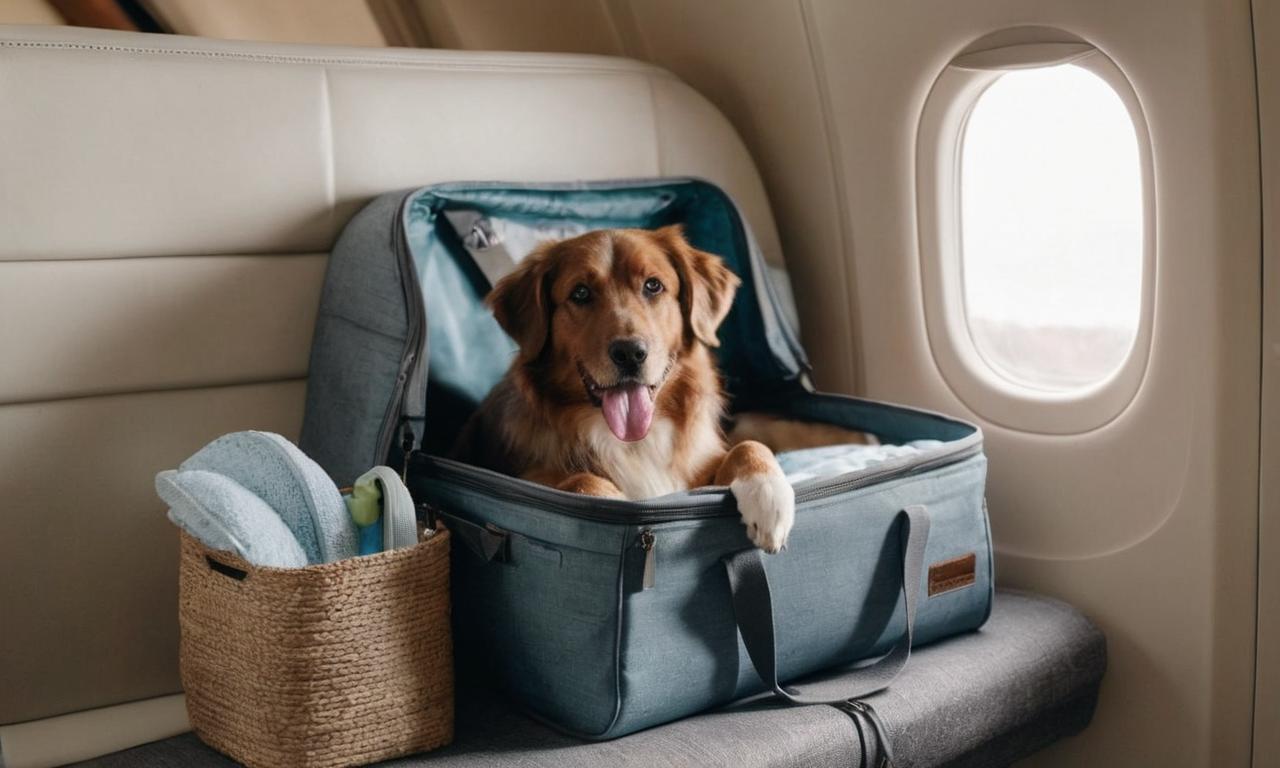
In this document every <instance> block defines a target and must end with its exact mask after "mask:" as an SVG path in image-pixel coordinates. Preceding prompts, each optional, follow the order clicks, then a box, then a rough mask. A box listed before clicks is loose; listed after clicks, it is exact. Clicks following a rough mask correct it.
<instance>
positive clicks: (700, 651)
mask: <svg viewBox="0 0 1280 768" xmlns="http://www.w3.org/2000/svg"><path fill="white" fill-rule="evenodd" d="M673 223H681V224H683V226H684V231H685V234H686V237H687V238H688V239H689V241H690V243H691V244H692V245H693V246H694V247H696V248H699V249H702V250H704V251H709V252H711V253H714V254H717V255H719V256H721V257H722V258H723V259H724V260H725V262H726V264H727V265H728V266H729V267H730V268H731V269H732V270H733V271H734V272H736V273H737V274H738V275H739V277H741V279H742V285H741V286H740V288H739V290H738V292H737V295H736V297H735V300H734V305H733V308H732V310H731V311H730V313H729V314H728V316H727V318H726V319H725V321H724V323H723V325H722V326H721V327H720V331H719V336H720V339H721V347H720V348H719V349H718V350H717V358H718V363H719V366H720V370H721V373H722V374H723V377H724V381H725V384H726V388H727V389H728V391H729V392H730V395H731V401H732V403H733V404H734V407H735V409H740V410H744V411H745V410H764V411H769V412H772V413H776V414H781V415H784V416H787V417H789V418H795V419H801V420H808V421H819V422H827V423H830V424H835V425H839V426H842V427H846V428H850V429H856V430H863V431H866V432H870V433H872V434H874V435H876V436H878V437H879V439H880V441H881V442H882V443H885V444H897V445H909V446H913V447H911V448H909V449H904V450H903V452H902V453H901V455H897V456H896V458H889V459H886V460H883V461H881V462H879V463H876V464H874V465H873V466H867V467H865V468H862V469H857V470H854V471H845V472H838V473H836V474H834V475H832V474H828V473H817V474H816V475H815V476H811V477H808V479H803V480H797V481H796V483H795V492H796V517H795V527H794V528H793V530H792V532H791V536H790V539H789V544H788V548H787V549H786V550H785V551H784V552H782V553H780V554H776V555H766V554H763V553H761V552H760V551H759V550H757V549H755V548H753V547H752V546H751V543H750V541H749V540H748V539H747V536H746V533H745V530H744V528H743V525H742V524H741V522H740V520H739V518H738V514H737V510H736V507H735V501H734V497H733V495H732V494H731V493H729V492H728V491H727V489H725V488H700V489H694V490H690V491H687V492H679V493H675V494H671V495H668V496H664V497H661V498H656V499H648V500H643V501H615V500H605V499H599V498H593V497H587V496H580V495H576V494H572V493H566V492H562V491H558V490H555V489H552V488H549V487H546V486H542V485H537V484H534V483H531V482H527V481H524V480H520V479H517V478H514V477H509V476H505V475H500V474H497V473H494V472H490V471H487V470H484V469H480V468H476V467H472V466H467V465H463V464H460V463H458V462H455V461H452V460H449V459H447V458H442V457H443V456H445V455H447V453H448V449H449V446H450V443H451V441H452V440H453V438H454V437H455V436H456V435H457V433H458V431H459V429H460V428H461V426H462V424H463V422H464V421H465V420H466V418H467V416H468V415H469V414H470V413H471V412H472V411H473V410H474V409H475V407H476V405H477V404H478V403H479V401H480V400H481V399H483V397H484V396H485V394H486V393H487V392H488V391H489V389H490V388H491V387H492V386H493V385H494V384H495V383H496V382H497V381H498V380H499V379H500V378H501V376H502V375H503V373H504V372H505V370H506V368H507V366H508V365H509V363H510V361H511V359H512V356H513V354H514V351H515V344H514V343H513V342H512V341H511V340H509V339H508V337H507V336H506V334H505V333H503V331H502V329H501V328H499V326H498V324H497V322H496V321H495V320H494V319H493V317H492V315H491V314H490V312H489V310H488V309H487V308H486V307H485V305H484V297H485V295H486V293H487V292H488V290H489V288H490V286H491V285H492V284H493V282H494V281H495V280H496V279H497V277H498V276H500V275H501V274H503V273H504V272H505V271H508V270H509V269H510V268H511V266H512V265H513V264H514V263H516V262H518V260H519V259H520V258H521V257H523V256H524V255H526V254H527V253H529V251H530V250H532V248H533V247H534V246H535V245H536V244H537V243H538V242H540V241H543V240H547V239H553V238H560V237H567V236H572V235H576V234H580V233H583V232H586V231H589V230H592V229H597V228H603V227H636V228H654V227H659V226H665V225H668V224H673ZM428 363H429V365H428ZM807 371H808V364H807V362H806V359H805V354H804V351H803V350H802V349H801V347H800V345H799V343H798V342H797V340H796V338H795V336H794V334H793V333H792V330H791V329H790V327H789V325H788V323H787V321H786V320H785V319H784V317H783V314H782V312H781V310H780V308H779V303H778V300H777V298H776V297H775V295H774V293H773V290H772V288H771V287H770V283H769V280H768V277H767V275H766V272H765V266H764V262H763V260H762V258H761V256H760V253H759V251H758V249H757V247H756V245H755V243H754V241H753V239H752V237H751V234H750V232H749V230H748V228H747V226H746V224H745V222H744V221H743V219H742V217H741V215H740V213H739V211H738V209H737V207H736V206H735V205H734V203H733V202H732V200H730V198H729V197H728V196H727V195H726V194H725V193H724V192H723V191H721V190H720V189H719V188H717V187H715V186H714V185H712V184H709V183H707V182H705V181H700V180H696V179H659V180H651V181H635V182H610V183H590V184H545V185H543V184H538V185H528V184H501V183H484V184H470V183H469V184H441V185H435V186H430V187H425V188H422V189H418V190H414V191H410V192H407V193H406V192H399V193H395V194H388V195H385V196H382V197H380V198H378V199H377V200H375V201H374V202H372V203H370V204H369V205H368V206H367V207H366V208H365V209H364V210H363V211H362V212H360V213H359V214H357V215H356V216H355V218H353V219H352V221H351V222H350V223H349V224H348V226H347V227H346V229H345V231H344V232H343V234H342V236H341V237H340V239H339V240H338V242H337V244H336V246H335V248H334V251H333V255H332V259H331V261H330V264H329V270H328V274H327V277H326V280H325V286H324V291H323V298H322V303H321V307H320V312H319V316H318V321H317V326H316V334H315V341H314V347H313V349H312V356H311V374H310V380H309V383H308V391H307V408H306V417H305V422H304V426H303V431H302V440H301V447H302V448H303V450H305V451H306V452H307V453H308V454H310V455H311V456H313V457H314V458H315V459H316V460H317V461H319V462H320V463H321V465H322V466H324V467H325V468H326V469H327V470H328V471H329V472H330V473H332V474H333V476H334V479H335V480H336V481H337V482H338V483H340V484H344V483H347V482H350V480H351V479H352V478H353V477H354V476H355V474H356V473H358V472H359V471H361V469H362V468H364V467H368V466H370V465H373V464H378V463H384V462H386V463H391V464H392V466H399V465H400V464H401V463H402V462H403V463H404V464H405V465H407V467H408V472H409V479H410V487H411V488H412V490H413V492H414V495H415V498H416V500H417V501H418V502H419V503H420V504H422V505H423V506H424V508H427V507H429V508H430V509H431V510H433V511H434V510H438V511H439V513H440V514H443V515H445V516H446V519H447V521H448V523H449V526H450V529H451V530H452V531H453V533H454V538H455V541H456V546H455V553H454V557H453V563H454V578H453V586H454V603H453V604H454V611H455V626H456V635H457V638H458V640H457V643H456V646H457V647H458V648H459V649H468V650H470V651H472V652H474V653H478V654H480V655H481V656H482V658H483V659H484V666H485V667H487V668H488V669H489V670H490V671H491V672H492V673H493V674H494V675H496V677H497V678H498V680H499V682H500V683H501V684H502V685H503V686H504V687H505V688H506V690H507V691H508V692H509V693H510V694H511V695H513V696H514V697H515V698H516V699H517V700H519V701H520V702H522V703H523V705H524V706H525V707H526V708H527V709H529V710H530V711H531V712H532V713H534V714H535V715H536V716H538V717H540V718H541V719H543V720H545V721H547V722H549V723H551V724H554V725H556V726H558V727H560V728H561V729H563V730H565V731H567V732H570V733H573V734H576V735H578V736H582V737H586V738H598V739H603V738H614V737H617V736H621V735H624V734H627V733H630V732H633V731H636V730H638V729H641V728H646V727H649V726H652V725H656V724H658V723H662V722H666V721H670V720H673V719H676V718H680V717H683V716H685V715H689V714H691V713H694V712H697V711H699V710H702V709H706V708H709V707H713V706H716V705H719V704H723V703H726V702H728V701H731V700H733V699H736V698H739V697H743V696H746V695H750V694H754V693H758V692H761V691H770V690H771V691H773V692H775V693H776V694H777V695H779V696H781V697H784V698H786V699H789V700H791V701H793V702H799V703H812V702H826V703H837V702H843V701H848V700H852V699H856V698H858V697H861V696H865V695H867V694H869V693H872V692H874V691H877V690H880V689H883V688H884V687H886V686H887V685H889V684H890V682H891V681H892V679H893V677H894V675H895V674H896V673H897V672H898V671H899V670H900V669H901V668H902V666H903V665H904V664H905V663H906V661H907V658H908V656H909V654H910V649H911V647H912V645H913V644H914V645H919V644H921V643H928V642H931V641H934V640H937V639H939V638H942V637H946V636H948V635H953V634H957V633H960V632H964V631H968V630H972V629H975V628H977V627H979V626H980V625H981V624H982V623H983V622H984V621H985V620H986V618H987V615H988V612H989V611H990V609H991V601H992V589H993V579H992V555H991V539H990V533H989V531H988V527H987V517H986V510H985V506H984V500H983V489H984V482H985V476H986V460H985V458H984V456H983V454H982V435H981V432H980V431H979V430H978V428H977V427H975V426H973V425H971V424H967V423H964V422H962V421H958V420H956V419H952V418H948V417H945V416H941V415H938V414H934V413H928V412H924V411H920V410H915V409H912V408H905V407H902V406H896V405H888V404H884V403H878V402H872V401H868V400H862V399H857V398H852V397H844V396H836V395H828V394H819V393H816V392H814V391H812V389H811V387H810V386H809V385H808V377H807V375H806V374H807ZM783 458H784V459H785V458H786V457H783ZM785 464H786V462H784V465H785ZM856 662H862V664H861V665H859V667H858V669H857V670H856V671H853V672H850V671H849V670H848V669H842V670H841V672H842V674H841V675H840V676H839V678H838V679H835V678H832V679H827V680H824V679H812V676H813V675H815V673H818V672H821V671H823V670H829V669H833V668H841V667H846V668H847V667H849V666H850V665H853V664H854V663H856Z"/></svg>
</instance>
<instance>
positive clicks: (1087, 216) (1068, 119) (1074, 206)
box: [959, 64, 1143, 390]
mask: <svg viewBox="0 0 1280 768" xmlns="http://www.w3.org/2000/svg"><path fill="white" fill-rule="evenodd" d="M962 139H963V143H962V146H961V161H960V169H959V170H960V195H961V199H960V220H961V232H962V235H961V244H962V251H961V253H962V260H961V266H962V272H963V283H964V302H965V312H966V315H967V319H968V323H969V332H970V334H971V336H972V338H973V342H974V345H975V346H976V347H977V349H978V352H979V353H980V354H981V355H982V357H983V358H984V359H985V360H986V362H987V363H988V364H990V365H991V366H992V368H994V369H996V370H997V371H998V372H1000V373H1001V374H1003V375H1004V376H1005V377H1006V378H1010V379H1013V380H1015V381H1018V382H1020V383H1022V384H1025V385H1029V386H1033V387H1037V388H1042V389H1054V390H1068V389H1075V388H1079V387H1082V386H1087V385H1089V384H1092V383H1095V382H1098V381H1101V380H1103V379H1105V378H1106V377H1107V376H1108V375H1110V374H1111V373H1113V372H1114V371H1115V370H1117V369H1118V368H1119V367H1120V365H1121V364H1122V363H1123V362H1124V360H1125V358H1126V356H1127V355H1128V353H1129V350H1130V348H1131V347H1132V346H1133V340H1134V335H1135V333H1136V331H1137V326H1138V318H1139V313H1140V309H1141V300H1142V269H1143V242H1142V237H1143V235H1142V230H1143V211H1142V167H1141V163H1140V161H1139V155H1138V142H1137V137H1136V134H1135V132H1134V126H1133V121H1132V120H1131V118H1130V117H1129V113H1128V112H1127V111H1126V109H1125V106H1124V104H1123V103H1122V102H1121V100H1120V97H1119V96H1118V95H1117V94H1116V92H1115V91H1114V90H1112V88H1111V86H1109V85H1108V84H1107V83H1106V82H1105V81H1103V80H1102V79H1101V78H1100V77H1098V76H1097V75H1095V74H1093V73H1092V72H1089V71H1088V70H1086V69H1082V68H1080V67H1077V66H1073V65H1070V64H1067V65H1061V66H1053V67H1044V68H1040V69H1029V70H1019V71H1012V72H1007V73H1005V74H1003V75H1001V76H1000V77H999V78H998V79H997V80H996V81H995V82H994V83H992V85H991V86H990V87H989V88H987V90H986V91H984V92H983V93H982V95H981V96H980V97H978V100H977V103H976V104H975V105H974V107H973V110H972V112H971V113H970V115H969V119H968V122H967V124H966V126H965V129H964V135H963V137H962Z"/></svg>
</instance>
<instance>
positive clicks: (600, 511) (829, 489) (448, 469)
mask: <svg viewBox="0 0 1280 768" xmlns="http://www.w3.org/2000/svg"><path fill="white" fill-rule="evenodd" d="M962 442H964V445H961V446H957V448H956V449H955V450H952V451H948V452H946V453H944V454H942V455H940V456H935V457H933V458H932V459H930V460H928V461H923V462H919V463H915V464H910V465H907V466H898V467H889V468H884V469H872V470H868V471H865V472H854V473H850V474H848V475H844V476H841V477H838V478H834V479H833V480H831V481H829V482H824V483H820V484H818V485H816V486H814V487H811V488H805V489H804V490H803V491H801V492H799V493H797V494H796V503H797V504H804V503H807V502H810V501H819V500H822V499H825V498H829V497H831V496H836V495H839V494H841V493H846V492H848V491H853V490H857V489H859V488H864V487H866V486H868V485H875V484H876V483H883V482H888V481H890V480H897V479H900V478H904V477H910V476H912V475H917V474H921V473H924V472H929V471H932V470H934V469H938V468H940V467H944V466H948V465H950V464H957V463H959V462H961V461H964V460H965V459H968V458H971V457H973V456H976V455H978V454H980V453H981V452H982V443H981V441H980V440H976V441H973V442H968V441H962ZM417 458H418V460H419V461H421V462H423V463H424V464H425V465H426V466H425V469H426V472H425V473H423V474H420V475H419V480H418V481H419V482H425V483H429V482H431V481H432V480H436V479H438V480H441V481H444V482H448V483H450V484H454V483H456V484H458V485H462V486H465V487H468V488H471V489H473V490H477V491H480V492H482V493H484V494H485V495H487V496H490V497H496V498H500V499H503V500H506V501H511V502H514V503H518V504H527V505H529V506H533V507H536V508H538V509H543V510H546V511H549V512H556V513H559V514H564V515H569V516H571V517H578V518H582V519H585V520H594V521H597V522H606V523H618V524H627V525H636V524H641V525H643V524H645V523H664V522H672V521H676V520H699V519H703V518H711V517H733V516H736V515H737V514H738V512H737V510H736V509H734V508H733V507H732V506H731V505H729V504H728V503H727V499H726V497H727V496H728V489H726V488H714V487H713V488H708V489H707V490H705V491H695V492H694V493H693V494H691V495H692V496H693V499H690V500H688V501H686V502H685V503H682V504H670V505H668V504H660V503H659V504H654V503H652V502H645V501H617V500H612V499H600V498H595V497H591V496H581V495H579V494H574V493H567V492H565V491H558V490H556V489H554V488H550V487H548V486H545V485H539V484H537V483H533V482H530V481H528V480H520V479H518V478H514V477H509V476H507V475H503V474H499V473H497V472H493V471H490V470H486V469H478V468H476V467H472V466H469V465H467V464H462V463H460V462H457V461H453V460H451V459H442V458H439V457H437V456H427V455H424V454H419V455H418V457H417ZM694 499H696V503H690V502H693V501H694Z"/></svg>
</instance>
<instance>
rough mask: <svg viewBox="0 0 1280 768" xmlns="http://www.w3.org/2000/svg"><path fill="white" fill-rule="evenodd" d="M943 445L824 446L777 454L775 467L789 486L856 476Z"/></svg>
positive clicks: (928, 442) (930, 442)
mask: <svg viewBox="0 0 1280 768" xmlns="http://www.w3.org/2000/svg"><path fill="white" fill-rule="evenodd" d="M940 445H942V443H941V442H939V441H937V440H915V441H912V442H910V443H906V444H905V445H824V446H821V447H818V448H802V449H800V450H798V451H786V452H784V453H780V454H778V464H779V465H781V467H782V471H783V472H784V473H785V474H786V476H787V480H788V481H790V482H791V483H792V484H795V483H799V482H803V481H805V480H812V479H814V478H817V477H823V478H829V477H837V476H839V475H843V474H847V473H849V472H858V471H861V470H864V469H867V468H868V467H873V466H875V465H877V464H883V463H885V462H886V461H891V460H893V459H896V458H899V457H901V456H911V455H914V454H917V453H920V452H922V451H927V450H929V449H930V448H937V447H938V446H940Z"/></svg>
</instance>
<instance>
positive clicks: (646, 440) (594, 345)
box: [454, 225, 857, 552]
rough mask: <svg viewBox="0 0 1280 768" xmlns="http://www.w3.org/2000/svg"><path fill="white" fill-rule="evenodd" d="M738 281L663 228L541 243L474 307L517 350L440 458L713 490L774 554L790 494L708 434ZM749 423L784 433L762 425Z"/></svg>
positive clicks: (748, 457)
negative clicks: (721, 333)
mask: <svg viewBox="0 0 1280 768" xmlns="http://www.w3.org/2000/svg"><path fill="white" fill-rule="evenodd" d="M739 283H740V281H739V279H738V278H737V276H736V275H734V274H733V273H732V272H731V271H729V269H728V268H727V267H725V265H724V263H723V262H722V261H721V260H720V258H719V257H717V256H715V255H713V254H710V253H706V252H703V251H699V250H697V249H695V248H693V247H692V246H690V245H689V243H688V242H687V241H686V240H685V238H684V234H683V232H682V230H681V228H680V227H679V226H678V225H677V226H669V227H664V228H662V229H658V230H653V231H650V230H640V229H613V230H597V231H594V232H588V233H586V234H584V235H580V236H578V237H574V238H571V239H568V240H563V241H560V242H556V243H548V244H545V245H543V246H542V247H540V248H539V249H538V250H536V251H535V252H534V253H532V254H531V255H530V256H529V257H528V258H526V259H525V260H524V261H522V262H521V263H520V265H519V266H518V267H517V268H516V269H515V271H514V272H512V273H511V274H509V275H507V276H506V277H504V278H502V279H501V280H500V281H498V283H497V285H495V286H494V289H493V291H492V292H491V293H490V295H489V297H488V302H489V305H490V306H491V307H492V309H493V313H494V316H495V317H496V318H497V321H498V323H499V324H500V325H501V326H502V328H503V329H504V330H505V331H506V332H507V333H508V334H509V335H510V336H511V338H512V339H514V340H515V342H516V343H517V345H518V346H519V351H518V352H517V355H516V359H515V360H514V361H513V362H512V365H511V368H510V370H509V371H508V372H507V374H506V376H505V377H504V378H503V379H502V381H501V382H500V383H499V384H498V385H497V386H496V387H495V388H494V389H493V391H492V392H491V393H490V394H489V396H488V397H487V398H486V399H485V400H484V402H483V403H481V404H480V407H479V409H478V410H477V411H476V413H475V414H474V415H473V416H472V418H471V420H470V421H469V422H468V423H467V425H466V426H465V427H464V429H463V431H462V434H461V435H460V437H459V439H458V443H457V445H456V447H455V451H454V454H455V457H456V458H458V459H460V460H462V461H466V462H468V463H472V464H476V465H479V466H483V467H488V468H490V469H494V470H497V471H500V472H504V473H507V474H511V475H515V476H518V477H522V478H525V479H527V480H532V481H534V482H538V483H543V484H545V485H549V486H553V487H555V488H559V489H560V490H563V491H571V492H574V493H585V494H590V495H593V496H606V497H611V498H626V499H644V498H650V497H653V496H660V495H662V494H666V493H670V492H672V491H677V490H682V489H687V488H695V487H698V486H703V485H711V484H715V485H727V486H728V487H729V489H730V490H731V491H732V493H733V494H734V496H735V497H736V499H737V502H738V509H739V511H740V512H741V514H742V522H743V524H744V525H745V526H746V528H747V535H748V536H749V537H750V539H751V541H752V542H754V543H755V544H756V545H757V546H759V547H760V548H762V549H764V550H765V551H768V552H777V551H778V550H779V549H781V548H782V547H783V546H784V545H785V544H786V541H787V534H788V533H789V532H790V531H791V526H792V523H793V522H794V520H795V494H794V493H793V491H792V489H791V485H790V484H789V483H788V482H787V480H786V478H785V476H784V475H783V472H782V469H781V467H779V466H778V461H777V459H776V458H774V455H773V452H772V451H771V450H770V449H769V448H768V447H766V446H765V445H764V444H763V443H761V442H758V441H756V440H745V441H742V442H738V443H737V444H734V445H732V446H730V443H729V442H728V441H727V440H726V439H725V435H724V433H723V432H722V430H721V420H722V418H723V417H724V411H725V396H724V393H723V391H722V387H721V381H720V376H719V373H718V372H717V370H716V367H715V362H714V360H713V358H712V353H711V350H712V349H713V348H714V347H716V346H718V344H719V341H718V340H717V338H716V331H717V329H718V328H719V326H720V323H721V321H723V320H724V317H725V315H726V314H728V312H729V307H730V306H731V305H732V303H733V296H734V292H735V291H736V290H737V287H738V285H739ZM750 426H751V428H753V429H756V430H759V431H761V432H769V433H778V432H794V429H791V428H789V427H787V426H786V423H783V422H773V421H772V420H770V419H767V418H757V419H754V420H751V423H750ZM853 434H857V433H853ZM845 439H846V440H847V439H850V438H845ZM852 439H856V438H852Z"/></svg>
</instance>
